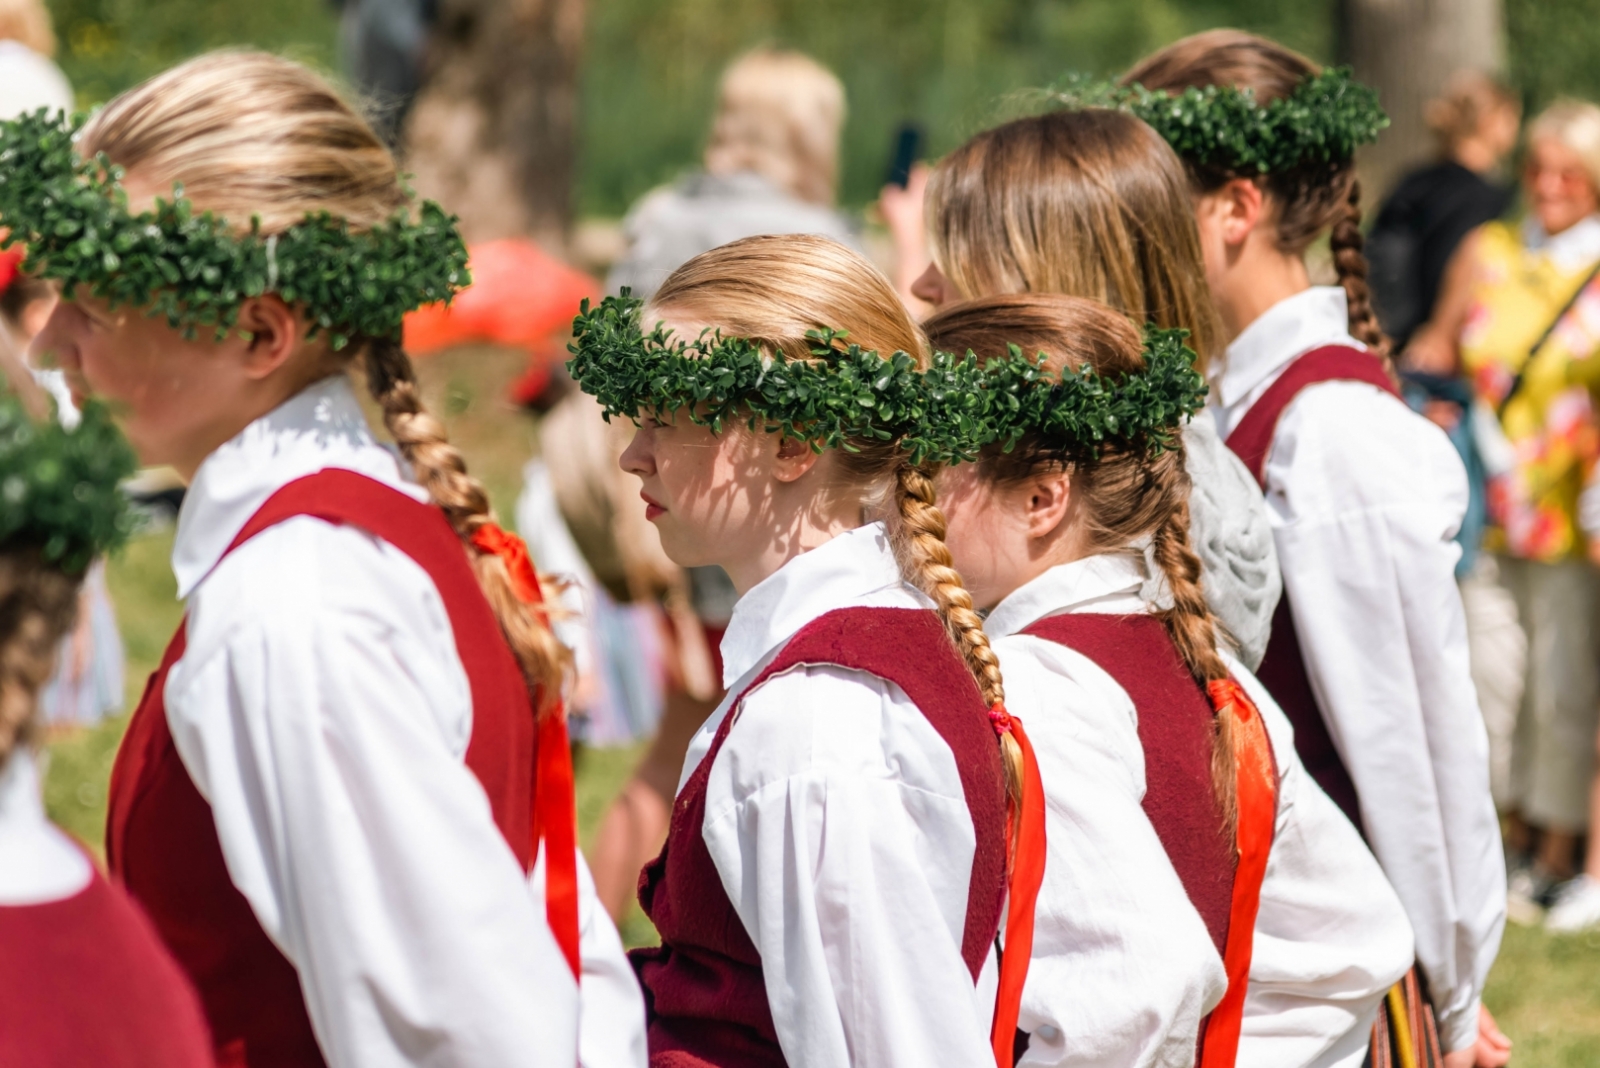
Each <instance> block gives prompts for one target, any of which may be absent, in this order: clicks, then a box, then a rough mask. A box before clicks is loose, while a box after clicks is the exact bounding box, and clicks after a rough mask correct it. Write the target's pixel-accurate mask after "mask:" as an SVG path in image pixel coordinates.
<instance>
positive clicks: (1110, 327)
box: [924, 293, 1239, 835]
mask: <svg viewBox="0 0 1600 1068" xmlns="http://www.w3.org/2000/svg"><path fill="white" fill-rule="evenodd" d="M924 326H925V329H926V330H927V332H928V338H929V341H930V342H931V343H932V344H933V345H934V347H935V348H938V349H939V350H941V351H944V352H958V353H964V352H967V351H971V352H975V353H976V354H977V355H978V356H979V357H980V358H992V357H1003V356H1005V354H1006V352H1007V346H1008V345H1020V346H1021V347H1022V348H1023V350H1024V351H1026V352H1029V353H1043V354H1045V356H1046V360H1045V366H1046V367H1047V368H1048V369H1049V370H1050V371H1051V372H1053V373H1055V374H1056V375H1060V374H1061V373H1062V372H1063V371H1071V370H1074V369H1076V368H1078V367H1081V366H1083V365H1084V364H1088V365H1089V366H1090V367H1092V368H1094V370H1095V371H1097V372H1099V373H1100V374H1102V375H1107V376H1111V377H1115V376H1118V375H1125V374H1131V373H1136V372H1138V371H1140V370H1142V369H1143V367H1144V346H1143V343H1142V339H1141V335H1140V331H1139V329H1138V327H1137V326H1135V325H1134V323H1133V321H1132V320H1131V319H1129V318H1128V317H1127V316H1126V315H1124V314H1121V313H1119V312H1118V311H1115V310H1113V309H1111V308H1109V307H1107V306H1106V305H1105V304H1102V303H1099V302H1096V301H1092V300H1084V299H1082V298H1079V297H1071V296H1061V295H1059V294H1043V293H1025V294H1009V295H1001V296H992V297H985V298H982V299H979V300H973V301H967V302H965V303H961V304H952V305H950V306H948V307H946V308H941V309H940V310H939V311H938V312H936V313H934V315H933V316H932V317H931V318H930V319H929V320H928V321H927V323H926V324H924ZM1068 444H1069V443H1066V442H1058V441H1049V440H1045V439H1042V438H1040V437H1039V436H1037V435H1030V436H1027V437H1024V438H1023V439H1022V441H1020V442H1018V443H1017V445H1016V446H1015V447H1014V448H1013V449H1011V450H1010V451H1003V450H1001V449H1000V448H999V447H990V448H989V449H986V450H985V451H984V453H983V456H982V457H981V458H980V462H979V465H978V470H979V473H980V474H981V475H982V476H983V477H984V478H985V479H987V480H989V481H991V482H994V483H1005V482H1013V481H1017V480H1020V479H1024V478H1027V477H1029V476H1031V475H1033V474H1036V473H1039V472H1042V471H1049V470H1056V471H1066V472H1069V473H1070V477H1071V486H1072V493H1073V495H1074V496H1075V497H1076V498H1077V499H1078V501H1079V502H1080V506H1081V509H1082V516H1083V520H1082V522H1083V524H1084V531H1085V533H1086V534H1087V535H1088V548H1089V549H1091V550H1092V551H1097V552H1119V551H1127V550H1128V549H1129V548H1130V547H1131V546H1133V545H1135V544H1137V543H1139V542H1140V541H1142V540H1143V539H1146V538H1148V539H1149V540H1150V544H1151V546H1152V549H1153V550H1154V557H1155V562H1156V564H1157V566H1158V567H1160V569H1161V573H1162V575H1163V577H1164V578H1165V579H1166V583H1167V587H1168V590H1169V591H1170V593H1171V596H1172V602H1173V603H1172V607H1171V608H1169V609H1166V610H1164V611H1162V612H1160V613H1158V615H1159V616H1160V619H1161V621H1162V623H1163V624H1164V625H1165V626H1166V629H1167V633H1168V635H1170V636H1171V638H1172V642H1173V644H1174V645H1175V646H1177V649H1178V653H1179V655H1180V656H1181V657H1182V658H1183V662H1184V665H1185V666H1186V667H1187V668H1188V669H1189V673H1190V674H1191V675H1192V676H1193V677H1194V679H1195V681H1196V682H1198V683H1199V684H1200V686H1201V687H1202V688H1204V687H1205V685H1206V684H1207V683H1209V682H1213V681H1216V680H1219V679H1225V678H1227V677H1228V675H1229V672H1228V665H1227V663H1226V662H1225V661H1224V660H1223V659H1222V656H1221V654H1220V653H1219V652H1218V651H1217V635H1218V633H1219V625H1218V623H1217V620H1216V617H1215V616H1213V615H1212V613H1211V609H1210V607H1209V606H1207V604H1206V599H1205V594H1204V592H1203V591H1202V589H1201V586H1200V574H1201V567H1200V558H1199V557H1198V556H1197V555H1196V554H1195V551H1194V548H1193V546H1192V545H1191V544H1190V542H1189V492H1190V488H1191V485H1190V481H1189V470H1188V465H1187V463H1186V461H1185V454H1184V449H1183V442H1182V438H1181V437H1179V439H1178V441H1177V442H1176V443H1175V446H1174V447H1173V448H1170V449H1167V450H1165V451H1163V452H1162V453H1161V454H1160V455H1159V456H1147V455H1146V454H1145V453H1144V451H1143V450H1130V449H1125V448H1120V447H1116V446H1102V448H1101V449H1100V453H1099V455H1098V456H1097V457H1095V458H1093V459H1085V458H1084V457H1082V456H1081V455H1080V454H1078V453H1077V452H1076V451H1074V450H1072V449H1071V448H1069V447H1068ZM1215 723H1216V733H1215V734H1214V735H1213V746H1212V753H1211V772H1212V787H1213V790H1214V792H1215V793H1216V796H1217V800H1218V804H1219V806H1220V807H1221V810H1222V813H1223V819H1224V829H1225V830H1226V831H1228V832H1229V833H1230V835H1231V834H1232V831H1233V828H1234V826H1235V823H1236V820H1237V808H1238V802H1237V786H1236V782H1235V766H1236V761H1237V759H1238V755H1237V751H1236V746H1237V745H1238V743H1239V739H1237V738H1236V737H1235V736H1234V731H1233V717H1232V716H1217V717H1215Z"/></svg>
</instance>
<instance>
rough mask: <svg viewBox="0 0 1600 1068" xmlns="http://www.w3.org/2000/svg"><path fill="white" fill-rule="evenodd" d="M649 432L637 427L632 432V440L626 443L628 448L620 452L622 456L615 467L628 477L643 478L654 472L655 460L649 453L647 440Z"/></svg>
mask: <svg viewBox="0 0 1600 1068" xmlns="http://www.w3.org/2000/svg"><path fill="white" fill-rule="evenodd" d="M649 436H650V432H649V431H648V430H646V429H645V428H644V427H639V428H638V429H637V430H635V431H634V432H633V440H632V441H630V442H628V447H627V448H626V449H623V450H622V456H621V457H620V458H619V459H618V460H617V466H619V467H621V468H622V469H623V470H624V471H626V472H627V473H628V474H630V475H638V476H639V477H640V478H643V477H645V476H646V475H648V474H650V473H651V472H652V471H654V470H655V460H654V457H653V455H652V453H651V449H650V444H649V442H648V440H647V439H648V438H649Z"/></svg>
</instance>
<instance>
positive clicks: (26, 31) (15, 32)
mask: <svg viewBox="0 0 1600 1068" xmlns="http://www.w3.org/2000/svg"><path fill="white" fill-rule="evenodd" d="M0 41H16V42H17V43H19V44H22V45H25V46H27V47H28V48H29V49H31V50H32V51H35V52H37V53H39V54H40V55H41V56H53V55H55V54H56V31H55V25H54V23H53V22H52V21H51V19H50V11H49V9H47V8H46V7H45V6H44V4H43V3H42V0H0Z"/></svg>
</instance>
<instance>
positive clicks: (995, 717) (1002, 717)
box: [989, 702, 1016, 735]
mask: <svg viewBox="0 0 1600 1068" xmlns="http://www.w3.org/2000/svg"><path fill="white" fill-rule="evenodd" d="M989 723H990V724H991V725H992V726H993V727H994V732H995V733H996V734H1001V735H1004V734H1010V733H1011V728H1012V726H1013V725H1014V724H1015V723H1016V721H1015V720H1014V719H1012V718H1011V713H1009V712H1007V711H1006V706H1005V705H1003V704H1000V703H999V702H995V703H994V704H992V705H990V706H989Z"/></svg>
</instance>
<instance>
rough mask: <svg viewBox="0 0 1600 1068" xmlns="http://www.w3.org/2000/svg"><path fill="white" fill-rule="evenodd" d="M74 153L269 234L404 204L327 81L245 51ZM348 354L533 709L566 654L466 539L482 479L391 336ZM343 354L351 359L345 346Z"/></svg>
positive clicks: (551, 699) (127, 100)
mask: <svg viewBox="0 0 1600 1068" xmlns="http://www.w3.org/2000/svg"><path fill="white" fill-rule="evenodd" d="M82 151H83V152H84V154H86V155H87V154H91V153H95V152H104V153H105V154H106V155H107V156H108V157H109V158H110V159H111V160H112V162H114V163H117V164H120V165H121V166H122V167H124V168H125V169H126V170H127V172H128V176H129V178H130V179H134V180H138V181H140V182H142V183H144V184H146V185H149V186H154V187H155V188H157V189H163V190H164V189H169V188H171V185H172V183H174V182H182V183H183V187H184V193H185V195H186V196H187V197H188V198H189V199H190V200H191V201H193V202H194V204H195V206H196V207H198V208H201V209H204V210H209V211H213V212H215V213H216V214H218V215H219V216H221V217H223V218H225V219H228V220H230V221H231V222H232V223H233V225H235V226H240V227H242V226H243V225H247V224H248V222H249V220H250V218H251V217H252V216H255V217H258V218H259V219H260V226H261V229H262V231H263V232H264V233H267V234H272V233H275V232H279V231H282V230H284V229H287V228H288V227H290V226H293V225H295V224H296V223H298V222H301V221H302V220H303V219H304V218H305V217H306V216H307V215H308V214H311V213H315V212H327V213H329V214H331V215H334V216H338V217H340V218H343V219H346V220H348V221H349V223H350V225H351V227H352V228H353V229H358V230H359V229H362V228H366V227H371V226H374V225H377V224H379V223H381V222H385V221H387V220H388V219H390V218H391V217H393V215H394V213H395V212H396V211H399V210H402V209H403V208H404V207H405V206H406V203H407V199H408V198H407V195H406V193H405V191H404V189H403V188H402V187H401V184H400V176H399V173H398V171H397V169H396V167H395V161H394V157H393V156H392V155H391V154H390V153H389V150H388V148H387V147H385V146H384V143H383V141H382V140H380V139H379V137H378V135H377V134H376V133H374V132H373V130H372V127H370V126H369V125H367V123H366V122H365V121H364V120H363V119H362V118H361V117H360V116H359V115H358V114H356V112H355V111H354V110H353V109H352V108H351V107H350V106H349V105H348V104H346V103H345V101H344V100H343V99H342V98H341V97H340V96H339V93H338V92H337V90H335V89H334V88H333V86H332V85H330V84H329V83H328V82H327V81H325V80H324V79H323V78H321V77H320V76H318V75H316V74H314V73H312V72H311V71H309V70H307V69H306V68H305V67H302V66H300V65H299V64H297V63H293V62H290V61H289V60H286V59H280V58H278V57H276V56H270V55H265V54H262V53H257V52H216V53H212V54H210V55H205V56H201V57H200V58H198V59H194V60H190V61H189V62H188V63H184V64H182V65H181V66H178V67H174V68H173V69H172V70H169V71H167V72H166V73H164V74H160V75H157V76H156V77H155V78H152V79H151V80H150V81H147V82H145V83H144V84H142V85H140V86H138V87H136V88H134V89H131V90H129V91H128V92H126V93H124V94H122V95H121V96H119V97H117V98H116V99H115V100H113V101H112V102H111V103H110V104H108V105H107V106H106V108H105V110H103V111H101V112H100V113H99V114H98V115H96V116H95V118H94V119H93V120H92V121H91V122H90V123H89V125H88V126H87V127H86V128H85V130H84V132H83V136H82ZM346 352H348V353H352V354H359V355H360V357H361V358H362V362H363V364H364V367H365V371H366V378H367V387H368V389H369V391H370V392H371V394H372V397H373V399H374V400H375V401H377V403H378V406H379V407H380V408H381V409H382V411H383V420H384V424H385V425H386V426H387V427H388V429H389V433H390V434H392V435H393V436H394V440H395V442H396V444H398V445H399V446H400V450H401V452H402V453H403V454H404V456H405V458H406V460H407V461H408V462H409V463H410V464H411V467H412V469H413V470H414V471H415V473H416V477H417V479H418V480H419V481H420V482H421V483H422V485H423V486H424V487H425V488H426V489H427V491H428V494H429V496H430V497H432V499H433V501H434V503H435V504H437V505H438V506H439V507H440V508H441V509H443V511H444V513H445V515H446V516H447V517H448V518H449V520H450V523H451V525H452V526H453V527H454V528H455V530H456V533H457V534H459V535H460V536H461V538H462V541H463V542H464V543H466V544H467V545H468V546H469V548H468V555H469V557H470V558H471V560H472V565H473V569H474V571H475V572H476V574H477V577H478V582H479V584H480V585H481V586H482V587H483V592H484V594H485V596H486V597H487V598H488V600H489V604H490V605H491V607H493V609H494V612H495V615H496V617H498V619H499V621H500V626H501V629H502V630H503V631H504V632H505V635H506V638H507V640H508V641H509V643H510V645H511V648H512V651H513V652H514V653H515V654H516V656H517V659H518V661H519V663H520V664H521V666H522V669H523V672H524V674H525V675H526V676H527V678H528V682H529V686H530V689H531V690H532V691H533V692H534V694H535V697H536V702H537V704H538V707H539V708H540V710H541V712H545V711H549V710H551V709H553V708H554V707H555V706H556V702H557V701H558V699H559V697H560V694H561V685H562V682H563V680H564V677H565V674H566V671H567V667H568V664H569V663H570V657H571V654H570V653H569V652H568V651H567V650H566V648H565V647H563V646H562V645H561V644H560V642H558V641H557V640H556V638H555V636H554V635H553V634H552V633H551V631H550V628H549V626H548V621H547V620H546V619H545V618H544V617H543V615H542V613H541V612H540V611H539V610H536V609H533V608H530V607H529V606H528V605H526V604H524V603H523V602H522V601H521V600H520V599H519V598H518V597H517V595H516V593H515V590H514V588H513V586H512V584H511V577H510V574H509V572H508V571H507V569H506V566H505V564H504V562H503V561H502V560H501V559H500V558H499V557H498V556H495V555H493V554H489V553H481V552H478V551H477V550H476V549H473V548H471V547H470V545H471V538H472V536H473V534H474V533H475V532H476V531H477V530H478V528H479V527H481V526H483V525H484V524H485V523H489V522H492V521H493V518H494V517H493V513H492V512H491V510H490V507H489V497H488V494H487V493H486V492H485V490H484V488H483V484H482V483H480V482H479V481H478V480H477V479H475V478H473V477H472V476H471V475H469V474H467V465H466V461H465V460H464V459H463V458H462V455H461V453H460V452H459V451H457V450H456V449H455V448H454V447H453V446H452V445H451V444H450V442H449V438H448V436H447V435H446V433H445V429H444V425H443V424H442V423H440V422H439V420H438V419H437V418H435V417H434V416H433V415H431V414H429V413H428V412H427V411H426V410H425V409H424V408H423V405H422V396H421V393H420V391H419V389H418V386H417V380H416V376H415V374H414V373H413V371H412V367H411V361H410V359H409V358H408V357H407V356H406V353H405V351H404V350H403V349H402V348H401V347H400V343H399V341H398V340H396V339H393V338H365V339H360V341H359V343H358V344H356V345H353V346H352V347H351V348H350V349H348V350H346ZM349 358H353V355H352V356H351V357H349Z"/></svg>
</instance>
